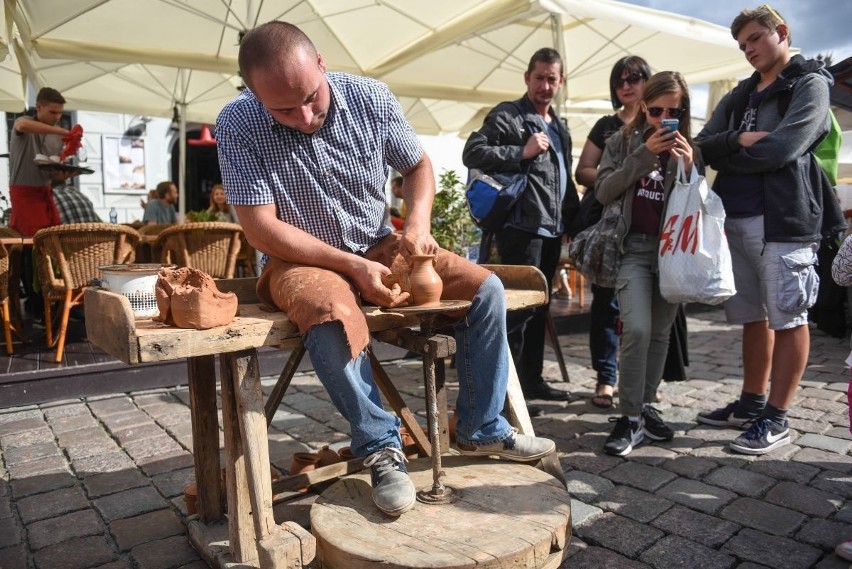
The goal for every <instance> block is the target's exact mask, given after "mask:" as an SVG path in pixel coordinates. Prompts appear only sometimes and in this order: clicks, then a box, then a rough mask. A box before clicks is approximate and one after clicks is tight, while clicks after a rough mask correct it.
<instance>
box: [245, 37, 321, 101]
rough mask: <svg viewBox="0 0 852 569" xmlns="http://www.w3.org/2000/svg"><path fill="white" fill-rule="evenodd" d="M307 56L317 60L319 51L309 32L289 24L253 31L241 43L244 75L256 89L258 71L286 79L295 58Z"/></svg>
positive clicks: (246, 80)
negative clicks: (261, 70) (255, 74)
mask: <svg viewBox="0 0 852 569" xmlns="http://www.w3.org/2000/svg"><path fill="white" fill-rule="evenodd" d="M306 56H307V57H308V58H309V59H311V60H316V58H317V50H316V47H315V46H314V44H313V42H312V41H311V40H310V38H309V37H308V36H306V35H305V32H303V31H302V30H300V29H299V28H298V27H296V26H294V25H293V24H289V23H287V22H279V21H272V22H267V23H265V24H261V25H260V26H258V27H256V28H254V29H253V30H249V31H248V32H247V33H246V35H245V36H244V37H243V39H242V41H241V42H240V53H239V59H238V61H239V66H240V76H242V78H243V81H244V82H245V84H246V85H247V86H248V88H249V89H252V85H253V84H254V73H255V71H257V70H259V69H263V70H264V71H267V72H270V71H271V72H272V73H278V74H280V75H281V76H285V75H286V71H287V69H288V68H289V67H290V65H291V63H292V62H293V60H294V58H295V59H296V60H303V59H304V58H305V57H306ZM253 90H254V89H252V91H253Z"/></svg>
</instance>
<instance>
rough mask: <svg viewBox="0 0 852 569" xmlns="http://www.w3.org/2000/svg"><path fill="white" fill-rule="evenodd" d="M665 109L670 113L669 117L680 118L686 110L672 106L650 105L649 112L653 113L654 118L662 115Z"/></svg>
mask: <svg viewBox="0 0 852 569" xmlns="http://www.w3.org/2000/svg"><path fill="white" fill-rule="evenodd" d="M663 111H666V113H668V115H669V118H672V119H677V118H680V115H682V114H683V113H684V111H686V109H672V108H665V107H648V114H649V115H651V116H652V117H654V118H657V117H659V116H662V114H663Z"/></svg>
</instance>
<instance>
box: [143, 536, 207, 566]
mask: <svg viewBox="0 0 852 569" xmlns="http://www.w3.org/2000/svg"><path fill="white" fill-rule="evenodd" d="M130 556H131V557H132V558H133V560H134V561H135V562H136V564H137V566H138V568H139V569H169V568H171V567H180V566H181V565H186V564H187V563H193V562H195V561H198V560H199V557H198V554H197V553H196V552H195V550H194V549H193V548H192V546H191V545H190V543H189V540H188V539H187V538H186V537H185V536H174V537H167V538H165V539H160V540H157V541H149V542H148V543H143V544H142V545H137V546H136V547H134V548H133V549H132V550H131V551H130Z"/></svg>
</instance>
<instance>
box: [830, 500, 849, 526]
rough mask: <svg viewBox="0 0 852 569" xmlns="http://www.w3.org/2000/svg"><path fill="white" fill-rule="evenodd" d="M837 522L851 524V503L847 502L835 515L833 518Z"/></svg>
mask: <svg viewBox="0 0 852 569" xmlns="http://www.w3.org/2000/svg"><path fill="white" fill-rule="evenodd" d="M833 519H835V520H837V521H838V522H846V523H847V524H852V502H847V503H846V505H844V506H843V507H842V508H840V510H839V511H838V512H837V514H835V516H834V518H833Z"/></svg>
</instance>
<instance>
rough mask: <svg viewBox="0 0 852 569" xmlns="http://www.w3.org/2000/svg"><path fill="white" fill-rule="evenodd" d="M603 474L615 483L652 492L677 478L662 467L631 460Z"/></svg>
mask: <svg viewBox="0 0 852 569" xmlns="http://www.w3.org/2000/svg"><path fill="white" fill-rule="evenodd" d="M604 476H606V477H607V478H609V479H610V480H612V481H613V482H615V483H616V484H627V485H628V486H633V487H634V488H639V489H640V490H645V491H647V492H654V491H656V490H658V489H659V488H662V487H663V486H665V485H666V484H668V483H669V482H671V481H672V480H674V479H675V478H677V476H675V475H674V474H672V473H671V472H669V471H667V470H663V469H662V468H656V467H654V466H648V465H646V464H641V463H638V462H633V461H629V462H625V463H623V464H619V465H618V466H616V467H615V468H613V469H612V470H609V471H607V472H606V474H604Z"/></svg>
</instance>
